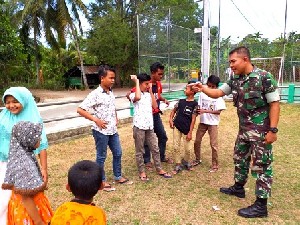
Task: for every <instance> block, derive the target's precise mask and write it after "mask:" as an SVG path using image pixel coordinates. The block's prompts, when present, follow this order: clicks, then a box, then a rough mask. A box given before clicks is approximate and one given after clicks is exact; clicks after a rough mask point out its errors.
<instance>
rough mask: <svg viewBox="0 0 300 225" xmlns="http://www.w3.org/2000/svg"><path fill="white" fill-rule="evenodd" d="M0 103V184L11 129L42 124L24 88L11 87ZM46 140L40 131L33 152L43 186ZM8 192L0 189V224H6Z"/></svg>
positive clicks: (45, 179)
mask: <svg viewBox="0 0 300 225" xmlns="http://www.w3.org/2000/svg"><path fill="white" fill-rule="evenodd" d="M2 101H3V103H4V105H5V108H4V109H3V110H2V111H1V112H0V184H2V183H3V180H4V176H5V173H6V167H7V161H8V152H9V146H10V139H11V133H12V128H13V126H14V125H15V124H17V123H18V122H19V121H31V122H35V123H41V124H42V122H43V121H42V118H41V116H40V113H39V111H38V108H37V105H36V103H35V101H34V98H33V96H32V94H31V92H30V91H29V90H28V89H27V88H25V87H11V88H9V89H7V90H6V91H5V92H4V95H3V97H2ZM47 148H48V140H47V137H46V133H45V130H44V129H43V130H42V135H41V142H40V147H38V148H37V149H36V150H34V151H33V152H34V153H35V154H38V155H39V158H40V164H41V174H42V177H43V181H44V182H45V184H47V182H48V174H47V153H46V149H47ZM11 193H12V192H11V191H10V190H2V189H1V188H0V196H1V198H0V224H7V210H8V202H9V200H10V197H11Z"/></svg>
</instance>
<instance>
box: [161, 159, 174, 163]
mask: <svg viewBox="0 0 300 225" xmlns="http://www.w3.org/2000/svg"><path fill="white" fill-rule="evenodd" d="M161 162H165V163H168V164H173V163H174V161H173V160H172V159H171V158H165V159H164V160H161Z"/></svg>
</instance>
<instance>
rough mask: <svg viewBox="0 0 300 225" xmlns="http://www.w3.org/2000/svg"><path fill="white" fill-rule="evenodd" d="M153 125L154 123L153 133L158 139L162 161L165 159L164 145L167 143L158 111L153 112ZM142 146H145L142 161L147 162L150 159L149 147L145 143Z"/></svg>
mask: <svg viewBox="0 0 300 225" xmlns="http://www.w3.org/2000/svg"><path fill="white" fill-rule="evenodd" d="M153 125H154V133H155V134H156V136H157V139H158V147H159V153H160V161H161V162H164V161H166V145H167V141H168V137H167V133H166V131H165V128H164V125H163V122H162V120H161V118H160V115H159V113H155V114H153ZM144 147H145V154H144V162H145V163H148V162H150V161H151V154H150V149H149V147H148V146H147V145H145V146H144Z"/></svg>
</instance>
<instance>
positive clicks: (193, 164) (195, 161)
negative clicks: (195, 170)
mask: <svg viewBox="0 0 300 225" xmlns="http://www.w3.org/2000/svg"><path fill="white" fill-rule="evenodd" d="M201 163H202V161H201V160H198V159H196V160H193V161H192V164H191V165H192V166H193V167H194V166H198V165H199V164H201Z"/></svg>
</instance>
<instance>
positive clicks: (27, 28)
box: [12, 0, 59, 85]
mask: <svg viewBox="0 0 300 225" xmlns="http://www.w3.org/2000/svg"><path fill="white" fill-rule="evenodd" d="M12 4H16V5H17V8H16V14H15V15H14V18H13V19H14V20H15V21H16V22H17V24H19V26H20V38H21V40H22V41H23V43H24V45H25V46H26V45H28V46H29V45H30V42H31V40H30V38H28V36H29V34H30V33H31V30H33V48H34V55H35V69H36V84H37V85H39V84H40V77H39V71H40V61H41V54H40V50H39V46H40V43H39V40H40V38H41V36H42V33H43V31H44V32H45V36H46V41H47V43H48V44H49V45H50V46H51V47H53V48H55V49H59V45H58V42H57V41H56V38H55V35H54V33H53V29H52V28H53V27H52V26H53V22H52V23H51V22H50V21H53V20H54V18H55V17H54V16H55V15H54V14H53V12H54V9H53V8H52V1H51V0H21V1H12Z"/></svg>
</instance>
